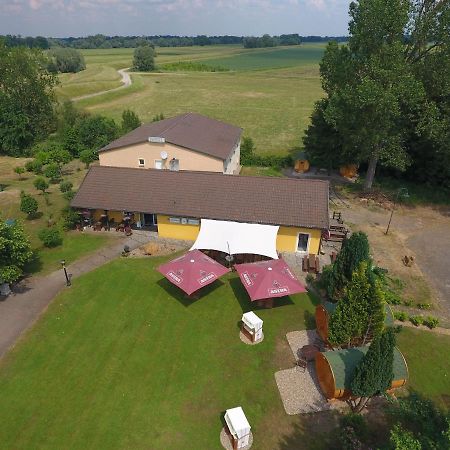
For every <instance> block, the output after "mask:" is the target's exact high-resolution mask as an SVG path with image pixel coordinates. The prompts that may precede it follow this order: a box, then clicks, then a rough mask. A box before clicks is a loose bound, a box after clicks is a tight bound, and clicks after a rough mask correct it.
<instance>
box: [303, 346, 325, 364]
mask: <svg viewBox="0 0 450 450" xmlns="http://www.w3.org/2000/svg"><path fill="white" fill-rule="evenodd" d="M319 352H320V348H319V347H318V346H317V345H314V344H308V345H304V346H303V347H302V348H301V350H300V355H301V358H304V359H305V360H306V361H314V359H315V358H316V354H317V353H319Z"/></svg>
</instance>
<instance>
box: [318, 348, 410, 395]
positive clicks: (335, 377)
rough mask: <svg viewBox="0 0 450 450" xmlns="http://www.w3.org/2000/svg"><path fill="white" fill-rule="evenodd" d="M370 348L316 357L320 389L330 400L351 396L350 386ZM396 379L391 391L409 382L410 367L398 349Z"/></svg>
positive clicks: (323, 354) (395, 352)
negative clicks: (358, 366)
mask: <svg viewBox="0 0 450 450" xmlns="http://www.w3.org/2000/svg"><path fill="white" fill-rule="evenodd" d="M367 350H369V347H355V348H348V349H345V350H335V351H328V352H319V353H317V355H316V360H315V363H316V372H317V378H318V380H319V385H320V388H321V389H322V392H323V394H324V395H325V397H326V398H327V399H329V400H332V399H341V400H346V399H347V398H349V397H350V396H351V394H352V393H351V390H350V384H351V381H352V379H353V374H354V372H355V369H356V366H357V365H358V364H359V362H360V361H361V359H362V358H363V356H364V355H365V354H366V353H367ZM393 369H394V370H393V371H394V379H393V380H392V384H391V389H396V388H399V387H401V386H404V385H405V384H406V381H407V380H408V366H407V365H406V361H405V358H404V357H403V355H402V353H401V352H400V350H399V349H398V348H395V350H394V368H393Z"/></svg>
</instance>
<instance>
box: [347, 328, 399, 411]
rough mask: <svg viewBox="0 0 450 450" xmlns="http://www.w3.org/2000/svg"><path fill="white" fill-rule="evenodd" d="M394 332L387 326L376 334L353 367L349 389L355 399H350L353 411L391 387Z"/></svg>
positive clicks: (359, 409) (358, 409) (361, 407)
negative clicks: (356, 364)
mask: <svg viewBox="0 0 450 450" xmlns="http://www.w3.org/2000/svg"><path fill="white" fill-rule="evenodd" d="M394 349H395V334H394V330H393V329H392V328H387V329H386V330H384V331H383V333H382V334H381V335H379V336H377V337H376V338H375V339H374V340H373V342H372V344H371V345H370V347H369V350H368V351H367V353H366V354H365V355H364V357H363V358H362V360H361V361H360V363H359V364H358V366H357V367H356V369H355V372H354V375H353V379H352V381H351V385H350V389H351V391H352V394H353V396H355V397H356V398H357V399H356V400H353V401H352V408H353V410H354V411H355V412H361V411H362V409H363V408H364V406H365V405H366V403H367V402H368V400H369V399H370V398H371V397H373V396H374V395H379V394H382V393H383V392H386V390H388V389H389V388H390V387H391V384H392V380H393V379H394V372H393V366H394Z"/></svg>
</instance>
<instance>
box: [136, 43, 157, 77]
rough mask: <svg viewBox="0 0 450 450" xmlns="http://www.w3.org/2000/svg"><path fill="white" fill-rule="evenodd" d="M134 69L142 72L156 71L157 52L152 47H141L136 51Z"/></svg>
mask: <svg viewBox="0 0 450 450" xmlns="http://www.w3.org/2000/svg"><path fill="white" fill-rule="evenodd" d="M133 68H134V69H135V70H139V71H140V72H151V71H152V70H155V50H154V48H153V47H152V46H150V45H148V44H147V45H141V46H140V47H137V48H136V50H135V51H134V58H133Z"/></svg>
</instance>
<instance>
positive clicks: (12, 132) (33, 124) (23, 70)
mask: <svg viewBox="0 0 450 450" xmlns="http://www.w3.org/2000/svg"><path fill="white" fill-rule="evenodd" d="M46 67H47V59H46V57H45V56H44V54H43V53H42V51H41V50H38V49H31V50H30V49H27V48H24V47H15V48H7V47H6V46H5V45H3V44H2V43H1V42H0V153H5V154H9V155H19V154H20V152H21V151H22V150H23V149H24V148H26V147H27V146H29V145H31V144H32V143H33V142H35V141H36V140H38V139H39V138H42V137H45V136H46V135H47V134H48V133H49V131H50V130H51V129H52V128H53V127H54V114H53V106H54V102H55V95H54V91H53V88H54V86H55V84H56V82H57V79H56V77H55V75H53V74H51V73H49V72H48V71H47V69H46Z"/></svg>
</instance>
